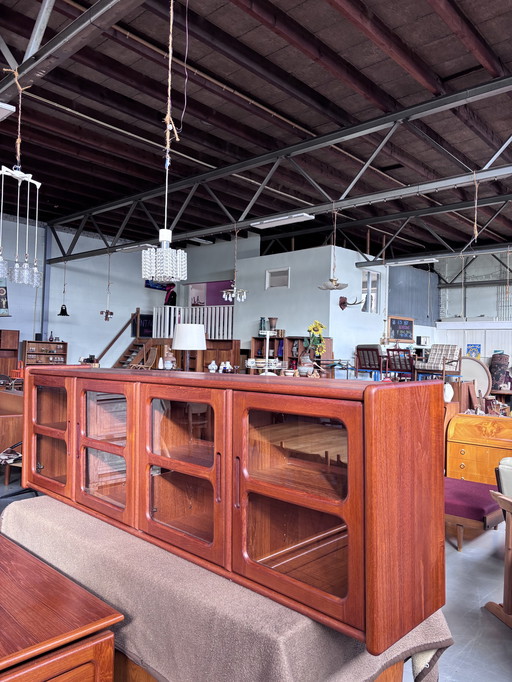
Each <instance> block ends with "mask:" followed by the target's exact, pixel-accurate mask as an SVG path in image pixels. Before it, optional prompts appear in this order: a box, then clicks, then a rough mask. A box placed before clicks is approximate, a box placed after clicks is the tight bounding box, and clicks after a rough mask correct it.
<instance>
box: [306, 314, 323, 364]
mask: <svg viewBox="0 0 512 682" xmlns="http://www.w3.org/2000/svg"><path fill="white" fill-rule="evenodd" d="M324 329H327V327H326V326H325V324H322V323H321V322H319V321H318V320H315V321H314V322H313V323H312V324H310V325H309V327H308V332H309V338H306V339H304V348H305V349H306V350H308V351H313V352H314V355H317V356H320V355H322V354H323V353H325V341H324V335H323V332H324Z"/></svg>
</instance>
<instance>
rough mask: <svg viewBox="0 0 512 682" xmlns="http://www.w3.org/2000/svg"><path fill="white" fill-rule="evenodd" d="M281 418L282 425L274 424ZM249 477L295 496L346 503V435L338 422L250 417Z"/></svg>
mask: <svg viewBox="0 0 512 682" xmlns="http://www.w3.org/2000/svg"><path fill="white" fill-rule="evenodd" d="M275 417H277V418H278V419H279V422H278V423H269V422H272V421H273V419H274V418H275ZM248 440H249V453H250V454H249V458H248V462H247V468H248V472H249V475H250V476H254V477H255V478H258V479H259V480H263V481H267V482H270V483H274V484H276V485H280V486H284V487H289V488H293V489H295V490H299V491H304V492H308V491H309V492H311V493H312V494H316V495H321V496H327V497H329V498H331V499H334V500H337V499H343V498H344V497H345V496H346V494H347V475H346V474H347V431H346V428H345V427H344V426H343V424H342V422H341V421H339V420H333V419H327V418H319V417H306V416H300V415H294V414H286V413H281V414H278V415H276V413H274V412H271V411H265V410H250V412H249V433H248Z"/></svg>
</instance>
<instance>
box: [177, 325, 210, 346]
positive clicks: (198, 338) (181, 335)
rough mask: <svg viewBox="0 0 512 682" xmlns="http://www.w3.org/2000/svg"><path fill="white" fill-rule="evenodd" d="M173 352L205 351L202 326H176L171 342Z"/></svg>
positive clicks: (204, 336)
mask: <svg viewBox="0 0 512 682" xmlns="http://www.w3.org/2000/svg"><path fill="white" fill-rule="evenodd" d="M172 348H173V350H206V332H205V329H204V324H177V325H176V326H175V327H174V337H173V340H172Z"/></svg>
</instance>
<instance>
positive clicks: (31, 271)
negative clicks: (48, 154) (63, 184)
mask: <svg viewBox="0 0 512 682" xmlns="http://www.w3.org/2000/svg"><path fill="white" fill-rule="evenodd" d="M4 71H10V72H11V73H12V74H13V75H14V80H15V83H16V87H17V89H18V135H17V138H16V143H15V151H16V164H15V165H14V166H13V168H12V170H11V169H9V168H7V167H6V166H2V169H1V171H0V173H1V175H2V197H1V200H0V276H2V273H5V272H6V269H7V264H6V262H5V261H4V259H3V256H2V243H1V239H2V228H3V214H4V189H5V183H4V180H5V178H6V177H7V178H13V179H14V180H15V181H16V182H17V183H18V188H17V200H16V255H15V260H14V265H13V267H12V269H11V270H8V271H7V275H8V277H9V279H10V280H11V282H14V283H15V284H28V285H30V286H33V287H39V286H41V282H42V276H41V273H40V272H39V270H38V267H37V229H38V224H39V189H40V187H41V183H40V182H37V181H36V180H33V178H32V175H28V174H26V173H23V172H22V170H21V104H22V94H23V90H24V88H22V87H21V85H20V83H19V81H18V72H17V70H16V69H4ZM24 183H26V185H24ZM32 185H33V186H34V187H35V189H36V199H35V224H34V230H35V243H34V264H33V266H31V265H30V260H29V246H28V245H29V226H30V208H31V204H30V189H31V186H32ZM25 186H26V217H25V257H24V259H23V263H20V256H19V246H20V214H21V202H22V187H25Z"/></svg>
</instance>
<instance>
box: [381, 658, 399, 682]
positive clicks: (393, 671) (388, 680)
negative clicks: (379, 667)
mask: <svg viewBox="0 0 512 682" xmlns="http://www.w3.org/2000/svg"><path fill="white" fill-rule="evenodd" d="M403 673H404V662H403V661H398V663H395V665H392V666H390V667H389V668H386V670H384V671H383V672H381V674H380V675H379V676H378V677H377V678H376V680H375V682H401V681H402V679H403Z"/></svg>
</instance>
